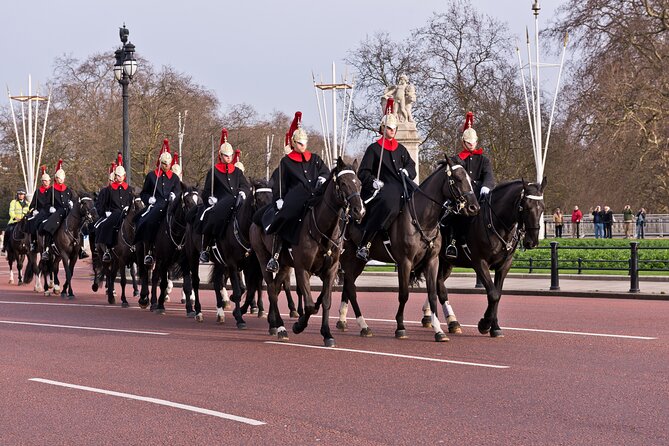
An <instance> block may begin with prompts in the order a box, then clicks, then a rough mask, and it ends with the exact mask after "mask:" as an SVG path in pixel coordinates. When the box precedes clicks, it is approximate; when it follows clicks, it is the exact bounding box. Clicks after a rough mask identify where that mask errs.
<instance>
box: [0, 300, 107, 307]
mask: <svg viewBox="0 0 669 446" xmlns="http://www.w3.org/2000/svg"><path fill="white" fill-rule="evenodd" d="M0 304H13V305H46V306H53V307H97V308H114V306H113V305H102V304H73V303H59V302H21V301H9V300H0ZM116 308H120V307H116Z"/></svg>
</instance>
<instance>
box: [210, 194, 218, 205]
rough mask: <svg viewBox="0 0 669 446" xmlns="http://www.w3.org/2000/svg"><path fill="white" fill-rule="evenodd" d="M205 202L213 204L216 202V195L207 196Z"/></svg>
mask: <svg viewBox="0 0 669 446" xmlns="http://www.w3.org/2000/svg"><path fill="white" fill-rule="evenodd" d="M207 203H209V206H213V205H215V204H216V203H218V198H216V197H214V196H211V197H209V199H208V200H207Z"/></svg>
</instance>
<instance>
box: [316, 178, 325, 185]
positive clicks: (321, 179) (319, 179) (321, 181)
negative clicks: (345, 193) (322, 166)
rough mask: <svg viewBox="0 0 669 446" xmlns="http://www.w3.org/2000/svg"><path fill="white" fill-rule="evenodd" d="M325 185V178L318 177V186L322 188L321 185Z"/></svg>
mask: <svg viewBox="0 0 669 446" xmlns="http://www.w3.org/2000/svg"><path fill="white" fill-rule="evenodd" d="M323 183H325V178H323V177H318V179H317V180H316V184H317V185H318V186H320V185H321V184H323Z"/></svg>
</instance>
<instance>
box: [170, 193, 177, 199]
mask: <svg viewBox="0 0 669 446" xmlns="http://www.w3.org/2000/svg"><path fill="white" fill-rule="evenodd" d="M175 198H177V196H176V195H174V192H170V201H172V200H174V199H175Z"/></svg>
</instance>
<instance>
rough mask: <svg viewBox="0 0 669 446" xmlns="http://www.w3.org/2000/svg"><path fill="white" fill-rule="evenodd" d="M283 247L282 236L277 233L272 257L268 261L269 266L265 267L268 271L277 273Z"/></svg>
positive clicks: (273, 243)
mask: <svg viewBox="0 0 669 446" xmlns="http://www.w3.org/2000/svg"><path fill="white" fill-rule="evenodd" d="M281 247H282V243H281V237H280V236H278V235H275V236H274V240H273V242H272V257H270V259H269V262H267V266H266V267H265V269H266V270H267V272H270V273H275V272H277V271H279V254H280V253H281Z"/></svg>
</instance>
